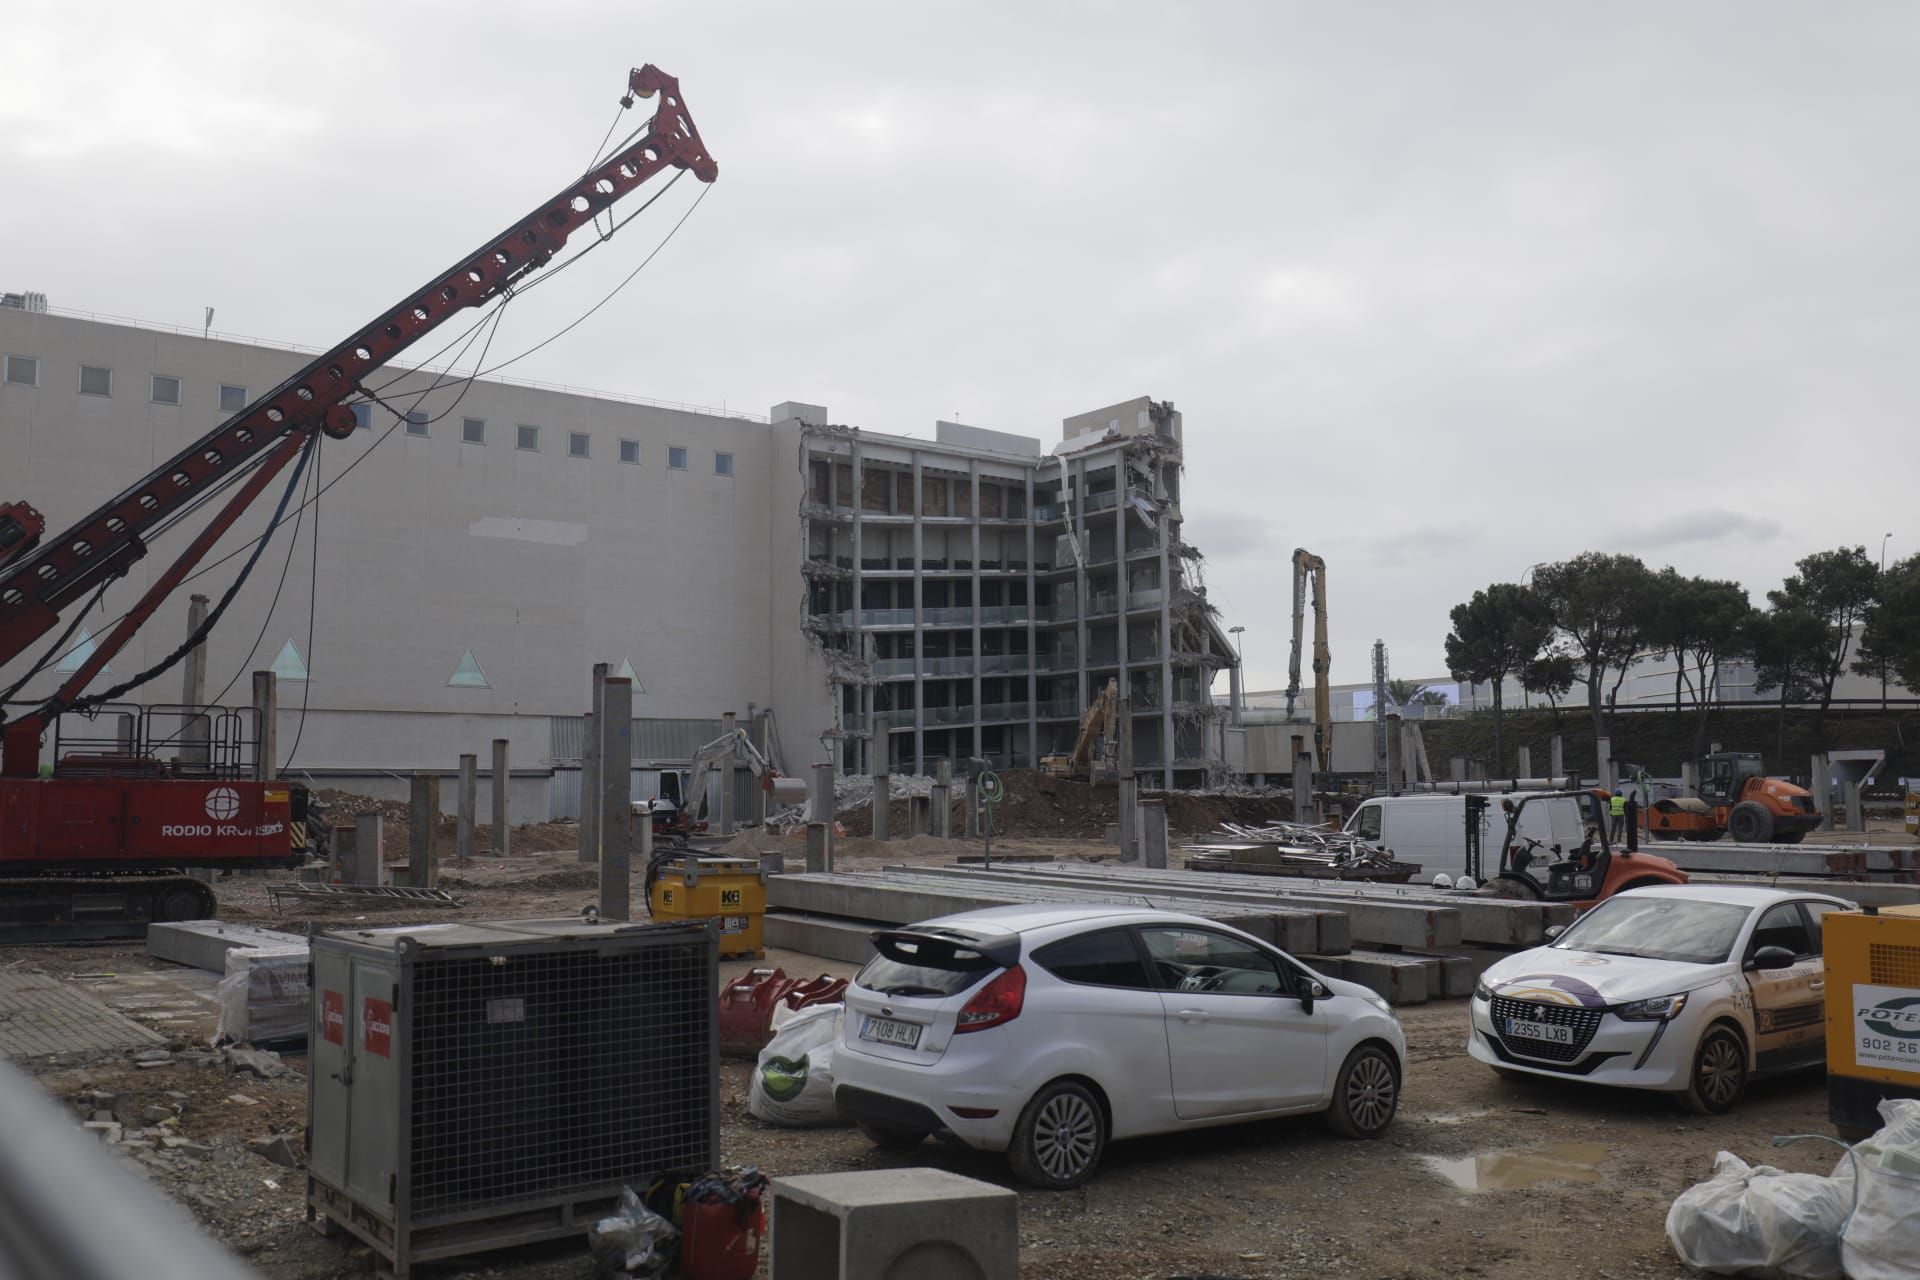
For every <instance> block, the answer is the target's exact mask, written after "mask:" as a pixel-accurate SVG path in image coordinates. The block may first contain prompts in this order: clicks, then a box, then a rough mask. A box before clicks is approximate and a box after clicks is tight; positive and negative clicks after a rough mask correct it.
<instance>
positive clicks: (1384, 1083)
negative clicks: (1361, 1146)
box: [1347, 1054, 1399, 1132]
mask: <svg viewBox="0 0 1920 1280" xmlns="http://www.w3.org/2000/svg"><path fill="white" fill-rule="evenodd" d="M1398 1090H1399V1086H1398V1085H1397V1084H1396V1083H1395V1082H1394V1078H1393V1068H1391V1067H1389V1066H1388V1065H1387V1063H1386V1061H1385V1059H1383V1058H1381V1057H1380V1056H1379V1055H1378V1054H1368V1055H1367V1056H1366V1057H1363V1058H1361V1059H1360V1060H1359V1061H1358V1062H1356V1063H1354V1064H1353V1070H1352V1071H1350V1072H1348V1073H1347V1114H1349V1115H1351V1116H1352V1117H1353V1122H1354V1123H1355V1124H1356V1125H1358V1126H1359V1127H1360V1128H1361V1129H1364V1130H1366V1131H1368V1132H1371V1131H1373V1130H1375V1129H1379V1128H1381V1127H1382V1126H1384V1125H1385V1124H1386V1123H1387V1121H1389V1120H1391V1119H1393V1110H1394V1095H1395V1094H1396V1093H1397V1092H1398Z"/></svg>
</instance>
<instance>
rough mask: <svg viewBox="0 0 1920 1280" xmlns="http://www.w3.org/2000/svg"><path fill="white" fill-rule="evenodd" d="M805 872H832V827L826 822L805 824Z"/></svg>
mask: <svg viewBox="0 0 1920 1280" xmlns="http://www.w3.org/2000/svg"><path fill="white" fill-rule="evenodd" d="M807 870H808V871H831V870H833V826H832V824H830V823H826V822H809V823H808V824H807Z"/></svg>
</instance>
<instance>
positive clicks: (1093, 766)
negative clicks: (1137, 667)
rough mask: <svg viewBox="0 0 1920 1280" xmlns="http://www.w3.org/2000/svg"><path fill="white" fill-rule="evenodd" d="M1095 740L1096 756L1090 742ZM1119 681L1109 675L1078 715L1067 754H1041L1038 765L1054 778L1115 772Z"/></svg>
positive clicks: (1098, 776)
mask: <svg viewBox="0 0 1920 1280" xmlns="http://www.w3.org/2000/svg"><path fill="white" fill-rule="evenodd" d="M1096 742H1097V743H1098V744H1099V753H1098V758H1097V759H1096V758H1095V751H1094V745H1095V743H1096ZM1119 753H1120V682H1119V681H1118V680H1117V679H1112V678H1109V679H1108V681H1107V687H1106V688H1104V689H1102V690H1101V691H1100V696H1099V697H1097V698H1095V699H1094V700H1093V704H1092V705H1091V706H1089V707H1088V708H1087V709H1086V711H1084V712H1083V713H1081V716H1080V736H1079V737H1078V738H1076V739H1074V743H1073V751H1072V753H1071V754H1069V755H1064V756H1059V755H1054V756H1041V757H1040V768H1041V771H1042V772H1044V773H1050V774H1052V775H1053V776H1054V777H1056V778H1080V779H1083V780H1086V781H1089V782H1098V781H1100V780H1101V779H1102V778H1110V777H1114V776H1116V775H1117V774H1118V772H1119V763H1118V762H1119Z"/></svg>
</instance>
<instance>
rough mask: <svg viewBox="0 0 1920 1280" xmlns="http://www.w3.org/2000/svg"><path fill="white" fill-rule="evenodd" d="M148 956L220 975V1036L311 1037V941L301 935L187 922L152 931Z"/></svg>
mask: <svg viewBox="0 0 1920 1280" xmlns="http://www.w3.org/2000/svg"><path fill="white" fill-rule="evenodd" d="M147 954H148V955H150V956H153V957H154V958H155V959H158V960H170V961H172V962H174V963H175V964H184V965H190V966H192V967H193V968H196V969H207V970H210V971H211V972H214V973H217V974H220V975H221V979H220V989H219V995H220V1032H219V1034H220V1038H221V1039H222V1040H233V1041H245V1042H248V1043H251V1044H256V1045H294V1044H299V1043H303V1042H304V1041H305V1040H306V1037H307V1020H308V1008H309V1005H310V1003H311V1000H310V993H309V991H308V987H307V959H308V957H307V940H306V938H304V937H303V936H301V935H300V934H297V933H285V932H282V931H281V930H278V929H258V928H254V927H253V926H251V925H240V924H225V923H222V922H221V921H218V920H187V921H182V922H179V923H175V924H156V925H151V926H149V927H148V929H147Z"/></svg>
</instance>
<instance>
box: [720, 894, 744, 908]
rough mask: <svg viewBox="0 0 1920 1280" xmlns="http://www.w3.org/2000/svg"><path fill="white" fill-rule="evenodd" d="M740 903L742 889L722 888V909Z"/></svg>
mask: <svg viewBox="0 0 1920 1280" xmlns="http://www.w3.org/2000/svg"><path fill="white" fill-rule="evenodd" d="M739 905H740V891H739V890H738V889H722V890H721V891H720V909H721V910H722V911H724V910H726V909H727V908H728V907H737V906H739Z"/></svg>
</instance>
